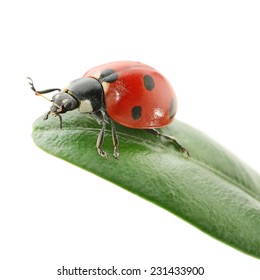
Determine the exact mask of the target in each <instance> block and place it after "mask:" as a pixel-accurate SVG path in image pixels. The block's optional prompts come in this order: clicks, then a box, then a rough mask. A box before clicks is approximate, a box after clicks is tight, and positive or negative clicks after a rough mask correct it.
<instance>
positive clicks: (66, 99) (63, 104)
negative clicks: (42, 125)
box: [44, 91, 79, 128]
mask: <svg viewBox="0 0 260 280" xmlns="http://www.w3.org/2000/svg"><path fill="white" fill-rule="evenodd" d="M51 102H52V105H51V108H50V111H49V112H48V113H47V115H46V116H45V118H44V119H45V120H47V119H48V117H49V115H50V114H51V113H52V114H53V115H54V116H55V117H56V116H58V117H59V119H60V128H62V117H61V116H60V114H64V113H66V112H67V111H72V110H74V109H76V108H78V107H79V104H78V101H77V100H76V99H75V98H74V97H72V96H71V95H69V94H68V93H66V92H63V91H60V92H58V93H56V94H55V95H54V96H53V97H52V100H51Z"/></svg>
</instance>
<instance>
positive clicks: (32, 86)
mask: <svg viewBox="0 0 260 280" xmlns="http://www.w3.org/2000/svg"><path fill="white" fill-rule="evenodd" d="M27 79H28V80H29V85H30V86H31V89H32V91H34V92H35V95H37V96H41V97H43V98H45V99H46V100H48V101H50V102H52V100H51V99H49V98H48V97H46V96H43V94H46V93H49V92H52V91H55V90H58V91H60V88H51V89H46V90H41V91H37V90H36V89H35V87H34V84H33V80H32V79H31V78H30V77H27Z"/></svg>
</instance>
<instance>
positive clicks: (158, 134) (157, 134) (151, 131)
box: [146, 129, 190, 156]
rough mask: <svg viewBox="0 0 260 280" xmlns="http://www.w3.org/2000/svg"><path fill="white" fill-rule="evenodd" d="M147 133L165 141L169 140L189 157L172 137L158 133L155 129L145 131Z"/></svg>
mask: <svg viewBox="0 0 260 280" xmlns="http://www.w3.org/2000/svg"><path fill="white" fill-rule="evenodd" d="M146 131H147V132H150V133H152V134H153V135H155V136H158V137H159V136H161V137H163V138H165V139H167V140H170V141H172V142H173V144H174V145H175V146H176V147H177V148H178V149H179V150H180V151H181V152H182V153H184V154H186V155H187V156H190V153H189V151H188V150H187V149H186V148H184V147H183V146H182V145H181V144H180V143H179V142H178V141H177V140H176V139H175V138H174V137H173V136H170V135H167V134H163V133H161V132H160V131H158V130H156V129H146Z"/></svg>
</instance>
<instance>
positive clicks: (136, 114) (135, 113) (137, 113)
mask: <svg viewBox="0 0 260 280" xmlns="http://www.w3.org/2000/svg"><path fill="white" fill-rule="evenodd" d="M141 115H142V107H141V106H135V107H133V108H132V118H133V119H134V120H135V121H136V120H138V119H140V118H141Z"/></svg>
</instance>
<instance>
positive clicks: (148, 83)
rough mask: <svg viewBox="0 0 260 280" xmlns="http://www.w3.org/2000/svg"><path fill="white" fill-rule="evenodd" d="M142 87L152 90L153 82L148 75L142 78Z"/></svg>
mask: <svg viewBox="0 0 260 280" xmlns="http://www.w3.org/2000/svg"><path fill="white" fill-rule="evenodd" d="M143 79H144V87H145V88H146V89H147V90H152V89H153V88H154V80H153V78H152V77H151V76H150V75H145V76H144V78H143Z"/></svg>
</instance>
